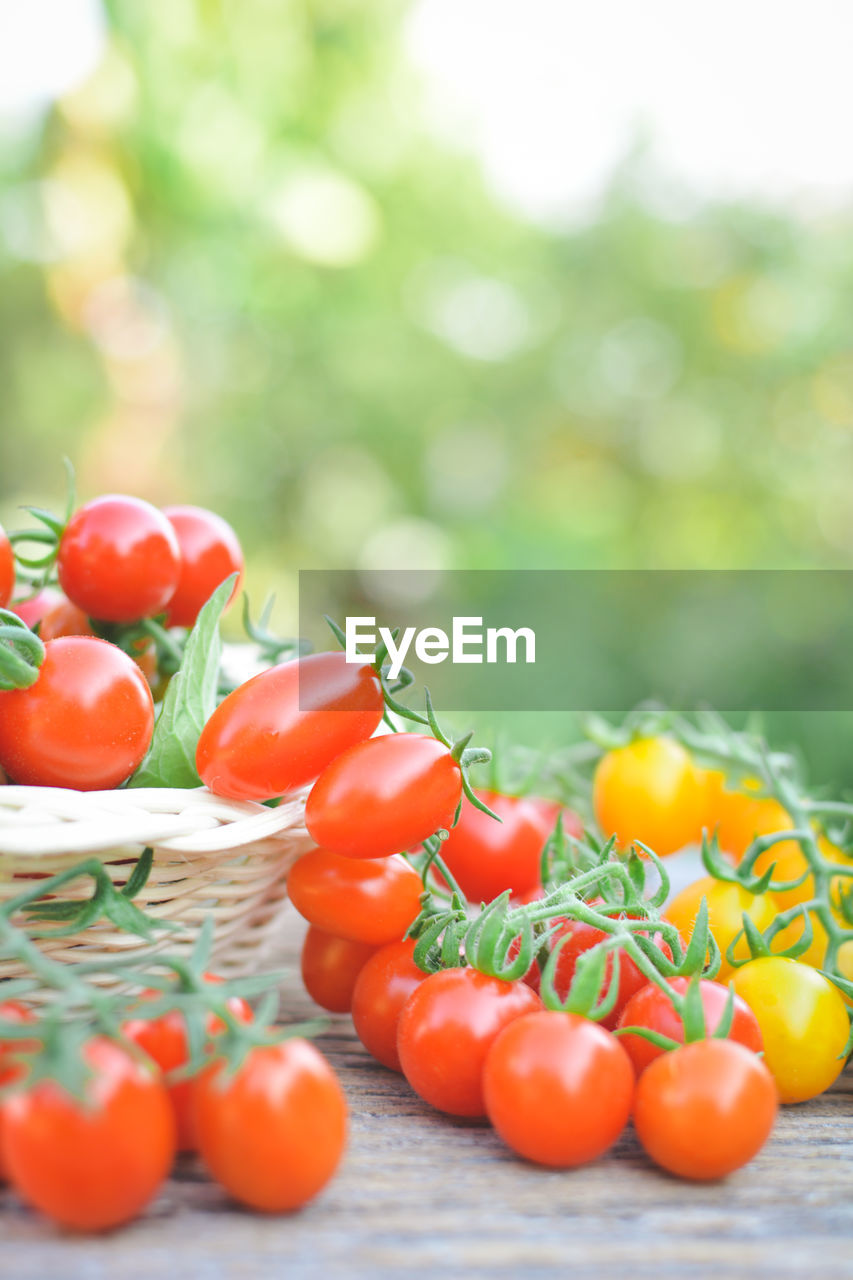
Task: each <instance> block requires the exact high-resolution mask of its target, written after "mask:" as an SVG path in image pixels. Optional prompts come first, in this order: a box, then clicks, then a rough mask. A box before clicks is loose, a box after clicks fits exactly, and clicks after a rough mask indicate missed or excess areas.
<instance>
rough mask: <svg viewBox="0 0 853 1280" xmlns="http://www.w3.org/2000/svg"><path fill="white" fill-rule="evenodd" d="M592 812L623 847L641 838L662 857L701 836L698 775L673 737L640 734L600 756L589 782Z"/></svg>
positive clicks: (701, 792)
mask: <svg viewBox="0 0 853 1280" xmlns="http://www.w3.org/2000/svg"><path fill="white" fill-rule="evenodd" d="M592 802H593V808H594V810H595V818H596V821H597V823H598V825H599V827H600V829H601V832H602V834H603V835H604V836H605V837H609V836H611V835H615V836H616V839H617V842H618V844H619V845H620V846H621V847H623V848H624V847H627V846H628V845H630V844H631V842H632V841H633V840H642V842H643V844H646V845H648V846H649V848H650V849H652V850H653V851H654V852H655V853H656V854H658V855H659V856H660V857H666V856H667V854H670V853H677V852H678V850H679V849H683V848H684V846H685V845H688V844H692V843H695V842H696V841H698V840H700V839H701V836H702V823H703V820H704V817H705V811H706V799H705V788H704V786H703V783H702V779H701V775H700V773H699V771H698V770H697V769H696V767H695V765H694V764H693V762H692V760H691V759H690V756H689V755H688V754H687V752H686V751H685V749H684V747H682V746H681V744H680V743H678V742H675V741H674V740H673V739H672V738H664V737H661V738H638V739H637V740H636V741H634V742H630V743H628V745H627V746H624V747H617V748H616V749H615V750H614V751H608V752H607V753H606V755H604V756H602V758H601V760H600V761H599V762H598V766H597V768H596V770H595V776H594V778H593V783H592Z"/></svg>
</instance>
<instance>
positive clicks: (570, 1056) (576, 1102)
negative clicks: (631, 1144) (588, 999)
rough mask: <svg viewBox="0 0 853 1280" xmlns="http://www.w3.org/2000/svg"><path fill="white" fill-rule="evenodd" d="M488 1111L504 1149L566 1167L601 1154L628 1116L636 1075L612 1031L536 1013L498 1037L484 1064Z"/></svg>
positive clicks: (573, 1018)
mask: <svg viewBox="0 0 853 1280" xmlns="http://www.w3.org/2000/svg"><path fill="white" fill-rule="evenodd" d="M483 1093H484V1096H485V1100H486V1112H487V1114H488V1117H489V1119H490V1120H491V1122H492V1124H493V1125H494V1127H495V1129H496V1130H497V1132H498V1133H499V1134H500V1136H501V1138H503V1140H504V1142H505V1143H506V1144H507V1146H508V1147H511V1148H512V1150H513V1151H515V1152H517V1153H518V1155H520V1156H524V1157H525V1158H526V1159H528V1160H533V1161H535V1162H536V1163H537V1164H544V1165H550V1166H552V1167H554V1168H557V1169H568V1168H571V1167H573V1166H574V1165H579V1164H586V1163H587V1161H589V1160H594V1159H595V1158H596V1156H600V1155H601V1154H602V1153H603V1152H604V1151H606V1150H607V1148H608V1147H610V1146H612V1145H613V1143H614V1142H615V1141H616V1139H617V1138H618V1137H619V1135H620V1133H621V1132H622V1130H623V1129H624V1128H625V1125H626V1124H627V1123H628V1118H629V1116H630V1114H631V1103H632V1101H633V1097H634V1072H633V1069H632V1067H631V1060H630V1058H629V1057H628V1055H627V1053H626V1052H625V1050H624V1049H623V1048H622V1046H621V1045H620V1044H619V1042H618V1040H617V1039H616V1037H615V1036H612V1035H611V1034H610V1033H609V1032H608V1031H605V1030H604V1029H603V1028H602V1027H600V1026H598V1025H597V1024H596V1023H595V1022H590V1021H589V1019H587V1018H581V1017H578V1016H577V1015H576V1014H574V1013H556V1012H550V1011H548V1010H541V1011H540V1012H537V1013H528V1014H525V1016H524V1017H523V1018H516V1019H515V1021H514V1022H511V1023H510V1024H509V1025H508V1026H506V1027H504V1028H503V1030H502V1031H501V1032H500V1034H499V1035H498V1036H497V1037H496V1038H495V1040H494V1042H493V1044H492V1046H491V1048H490V1049H489V1052H488V1054H487V1056H486V1063H485V1067H484V1068H483Z"/></svg>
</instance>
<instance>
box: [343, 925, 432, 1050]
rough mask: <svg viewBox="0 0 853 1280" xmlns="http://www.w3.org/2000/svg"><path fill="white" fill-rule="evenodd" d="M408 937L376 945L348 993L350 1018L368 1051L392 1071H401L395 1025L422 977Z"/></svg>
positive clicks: (413, 948) (412, 942)
mask: <svg viewBox="0 0 853 1280" xmlns="http://www.w3.org/2000/svg"><path fill="white" fill-rule="evenodd" d="M414 950H415V943H414V940H413V939H412V938H406V939H405V940H404V941H403V942H389V943H388V945H387V946H385V947H380V948H379V950H378V951H377V952H375V953H374V954H373V955H372V956H371V957H370V959H369V960H368V961H367V963H366V964H365V965H364V967H363V968H362V970H361V972H360V973H359V975H358V977H357V979H356V983H355V989H354V991H353V993H352V1022H353V1026H354V1027H355V1033H356V1035H357V1036H358V1038H359V1040H360V1041H361V1043H362V1044H363V1045H364V1047H365V1049H366V1050H367V1052H368V1053H370V1054H372V1056H373V1057H374V1058H375V1059H376V1061H377V1062H381V1063H382V1065H383V1067H390V1069H391V1070H392V1071H402V1069H403V1068H402V1067H401V1066H400V1055H399V1053H398V1052H397V1027H398V1024H399V1021H400V1014H401V1012H402V1009H403V1005H404V1004H405V1003H406V1001H407V1000H408V998H409V996H410V995H411V994H412V992H413V991H414V989H415V987H419V986H420V985H421V983H422V982H423V980H424V978H426V976H427V975H426V974H425V973H424V971H423V969H419V968H418V966H417V965H416V964H415V962H414V960H413V959H412V955H413V953H414Z"/></svg>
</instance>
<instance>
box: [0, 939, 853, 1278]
mask: <svg viewBox="0 0 853 1280" xmlns="http://www.w3.org/2000/svg"><path fill="white" fill-rule="evenodd" d="M288 933H289V934H290V937H289V939H288V940H287V942H288V943H289V946H288V950H289V951H290V955H291V957H292V956H293V954H294V951H293V949H294V948H295V946H296V945H297V944H298V937H299V933H300V929H299V926H298V925H296V924H295V922H294V923H291V924H289V925H288ZM298 988H299V981H298V978H296V977H295V976H294V978H293V979H292V981H291V982H289V983H288V986H287V988H286V991H285V995H284V1000H283V1007H284V1010H285V1012H286V1013H287V1014H288V1015H290V1016H292V1017H294V1018H301V1017H304V1016H306V1014H308V1013H309V1012H311V1011H313V1006H312V1005H311V1003H310V1001H308V999H307V997H305V995H304V994H303V993H302V992H301V990H299V989H298ZM317 1043H318V1045H319V1047H320V1048H321V1049H322V1050H323V1051H324V1052H325V1053H326V1054H327V1055H328V1057H329V1059H330V1060H331V1062H332V1063H333V1064H334V1066H335V1068H336V1069H337V1071H338V1072H339V1074H340V1078H341V1080H342V1082H343V1085H344V1088H345V1090H346V1092H347V1096H348V1098H349V1103H350V1108H351V1135H350V1144H349V1150H348V1153H347V1156H346V1159H345V1162H344V1164H343V1166H342V1168H341V1170H340V1172H339V1174H338V1176H337V1177H336V1178H335V1179H334V1181H333V1182H332V1183H331V1184H330V1186H329V1187H327V1189H326V1190H325V1192H324V1193H323V1194H322V1195H321V1196H320V1197H319V1198H318V1199H317V1200H316V1201H315V1202H314V1203H313V1204H311V1205H309V1206H308V1207H307V1208H306V1209H304V1210H303V1211H302V1212H301V1213H299V1214H296V1215H293V1216H291V1217H281V1218H267V1217H263V1216H259V1215H256V1214H253V1213H250V1212H247V1211H243V1210H242V1209H240V1208H239V1207H238V1206H235V1205H234V1204H232V1203H230V1202H229V1201H228V1199H227V1198H226V1197H225V1195H224V1194H223V1193H222V1192H221V1191H220V1190H219V1188H217V1187H216V1186H215V1185H213V1184H212V1183H210V1182H208V1181H207V1180H206V1179H205V1177H204V1176H203V1174H202V1172H201V1169H200V1167H199V1165H198V1164H197V1162H196V1161H195V1160H194V1159H192V1158H190V1157H186V1158H182V1159H181V1162H180V1163H179V1165H178V1167H177V1169H176V1171H175V1174H174V1176H173V1178H172V1179H171V1180H170V1181H169V1182H168V1183H167V1185H166V1186H165V1188H164V1189H163V1191H162V1193H161V1194H160V1195H159V1197H158V1198H157V1199H156V1201H155V1202H154V1203H153V1204H152V1205H151V1207H150V1208H149V1210H148V1212H147V1214H146V1216H145V1217H144V1218H143V1219H141V1220H139V1221H138V1222H135V1223H133V1224H131V1225H130V1226H129V1227H126V1228H125V1229H123V1230H121V1231H118V1232H116V1233H114V1234H112V1235H110V1236H107V1237H104V1238H95V1239H79V1238H75V1237H72V1236H69V1235H66V1234H64V1233H62V1232H60V1231H58V1230H56V1229H54V1228H53V1227H51V1226H50V1225H48V1224H46V1223H45V1222H44V1221H43V1220H41V1219H40V1218H38V1217H37V1216H36V1215H34V1214H31V1213H29V1212H28V1211H26V1210H24V1209H22V1208H21V1207H20V1206H19V1205H18V1204H17V1202H16V1201H15V1199H14V1197H13V1195H12V1194H11V1193H10V1192H5V1193H2V1194H0V1237H2V1240H0V1276H1V1277H3V1280H51V1278H53V1277H56V1280H119V1277H121V1280H164V1278H165V1277H169V1278H171V1277H175V1278H176V1280H184V1278H185V1277H187V1278H190V1280H196V1278H198V1280H218V1278H219V1277H229V1278H230V1277H234V1278H235V1280H237V1278H239V1280H255V1277H257V1278H258V1280H261V1278H263V1280H272V1277H278V1276H282V1277H287V1280H302V1278H303V1277H304V1278H308V1277H311V1278H313V1277H321V1278H322V1280H336V1278H337V1277H361V1276H364V1277H370V1278H371V1280H399V1278H400V1277H404V1276H406V1277H408V1276H417V1277H421V1276H442V1277H443V1278H444V1280H455V1278H456V1277H468V1276H471V1277H480V1276H484V1277H485V1276H490V1277H506V1278H507V1280H510V1278H512V1280H516V1278H518V1277H522V1276H523V1277H524V1278H525V1280H533V1278H535V1277H540V1276H543V1277H544V1276H548V1277H550V1276H554V1277H557V1276H560V1277H563V1276H569V1275H571V1274H572V1271H574V1273H575V1274H576V1275H580V1276H585V1275H593V1274H594V1275H595V1276H596V1277H599V1278H600V1280H607V1278H609V1277H631V1280H634V1278H640V1277H655V1278H656V1280H659V1278H660V1277H661V1276H673V1277H675V1276H678V1277H694V1276H695V1277H702V1278H703V1280H707V1277H719V1276H733V1277H734V1276H736V1277H749V1276H765V1275H766V1276H773V1277H774V1278H775V1277H779V1276H800V1277H803V1276H812V1275H814V1274H815V1273H816V1272H817V1271H818V1270H819V1269H821V1270H823V1273H824V1274H825V1275H827V1276H832V1277H839V1276H848V1275H849V1276H853V1074H851V1073H850V1072H848V1073H846V1075H845V1078H843V1079H842V1080H841V1081H840V1082H839V1084H838V1085H837V1086H836V1087H835V1088H834V1089H833V1090H831V1091H830V1092H829V1093H828V1094H825V1095H824V1096H823V1097H822V1098H820V1099H818V1100H816V1101H814V1102H811V1103H807V1104H804V1105H801V1106H798V1107H789V1108H786V1109H785V1110H784V1111H783V1112H782V1115H781V1117H780V1119H779V1122H778V1125H777V1128H776V1131H775V1134H774V1136H773V1138H772V1139H771V1141H770V1143H769V1144H768V1146H767V1147H766V1148H765V1149H764V1151H763V1153H762V1154H761V1155H760V1156H759V1158H758V1159H757V1160H755V1161H753V1163H752V1164H751V1165H749V1166H748V1168H746V1169H744V1170H742V1171H741V1172H739V1173H737V1174H735V1175H734V1176H732V1177H731V1178H729V1179H727V1180H726V1181H725V1182H722V1183H718V1184H712V1185H705V1186H702V1185H691V1184H688V1183H685V1182H681V1181H677V1180H676V1179H674V1178H670V1177H668V1176H667V1175H666V1174H663V1173H661V1172H659V1171H657V1170H656V1169H654V1168H653V1167H651V1166H650V1165H649V1163H648V1162H647V1160H646V1159H645V1157H644V1155H643V1153H642V1152H641V1150H640V1148H639V1146H638V1143H637V1141H636V1139H635V1138H634V1136H633V1133H632V1132H630V1130H629V1131H628V1132H627V1133H626V1134H624V1135H623V1137H622V1139H621V1140H620V1142H619V1143H618V1144H617V1146H616V1147H615V1148H614V1149H613V1151H612V1152H610V1154H609V1155H607V1156H606V1157H604V1158H603V1159H602V1160H599V1161H598V1162H597V1163H595V1164H593V1165H589V1166H587V1167H586V1168H583V1169H578V1170H575V1171H571V1172H552V1171H549V1170H543V1169H539V1168H535V1167H533V1166H531V1165H527V1164H524V1163H522V1162H520V1161H519V1160H517V1159H515V1158H514V1157H513V1156H512V1155H511V1154H510V1153H509V1152H508V1151H507V1150H506V1149H505V1148H504V1147H503V1146H502V1145H501V1143H500V1141H499V1140H498V1138H497V1137H496V1136H495V1134H494V1133H493V1132H492V1131H490V1130H489V1129H488V1128H485V1127H483V1126H481V1125H477V1124H471V1123H466V1122H459V1121H453V1120H451V1119H448V1118H446V1117H444V1116H440V1115H438V1114H437V1113H435V1112H433V1111H431V1110H430V1108H429V1107H427V1106H426V1104H425V1103H422V1102H421V1101H420V1100H419V1099H418V1098H416V1097H414V1096H413V1094H412V1093H411V1092H410V1090H409V1088H408V1086H407V1085H406V1083H405V1081H403V1080H402V1078H401V1077H399V1076H396V1075H394V1074H393V1073H392V1072H390V1071H386V1070H385V1069H384V1068H382V1067H380V1066H378V1065H376V1064H375V1063H373V1062H372V1061H371V1060H370V1059H368V1057H367V1055H366V1053H365V1052H364V1050H363V1049H362V1047H361V1045H360V1044H359V1042H358V1041H357V1040H356V1038H355V1036H354V1033H353V1030H352V1025H351V1023H350V1021H349V1019H348V1018H335V1019H333V1020H332V1023H331V1025H330V1027H329V1029H328V1030H327V1031H326V1033H325V1034H324V1035H322V1036H321V1037H320V1038H319V1039H318V1041H317Z"/></svg>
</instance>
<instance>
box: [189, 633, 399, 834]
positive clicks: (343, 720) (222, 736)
mask: <svg viewBox="0 0 853 1280" xmlns="http://www.w3.org/2000/svg"><path fill="white" fill-rule="evenodd" d="M383 706H384V704H383V699H382V689H381V687H380V683H379V677H378V676H377V674H376V672H375V671H374V669H373V668H372V667H369V666H355V665H354V664H352V663H348V662H347V661H346V658H345V656H344V654H342V653H313V654H310V655H309V656H308V657H306V658H298V659H296V660H295V661H293V662H285V663H282V664H281V665H280V666H277V667H270V669H269V670H268V671H262V672H261V673H260V675H257V676H253V677H252V679H251V680H247V681H246V683H245V684H241V685H240V686H239V688H237V689H235V690H234V691H233V692H232V693H229V694H228V696H227V698H225V699H223V701H222V702H220V704H219V706H218V707H217V708H216V710H215V711H214V713H213V715H212V716H211V717H210V719H209V720H208V722H207V724H206V725H205V726H204V729H203V730H202V733H201V737H200V738H199V743H198V749H197V751H196V767H197V768H198V772H199V776H200V777H201V779H202V781H203V782H204V783H205V784H206V785H207V786H208V787H209V788H210V790H211V791H214V792H215V793H216V794H217V795H219V796H226V797H228V798H229V799H231V800H271V799H272V798H273V797H274V796H280V795H284V794H285V793H286V792H288V791H295V790H296V789H297V788H298V787H303V786H305V784H306V783H308V782H312V781H313V780H314V778H316V777H317V776H318V774H320V773H322V771H323V770H324V769H325V768H326V766H327V765H329V764H330V763H331V762H332V760H334V759H335V757H336V756H339V755H340V754H341V752H342V751H345V750H346V749H347V747H352V746H353V745H354V744H355V743H357V742H361V741H362V740H363V739H364V738H369V737H370V735H371V734H372V733H373V731H374V729H375V728H376V726H377V725H378V724H379V721H380V720H381V719H382V712H383ZM317 843H318V844H319V843H322V841H318V842H317ZM392 852H393V851H392Z"/></svg>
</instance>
